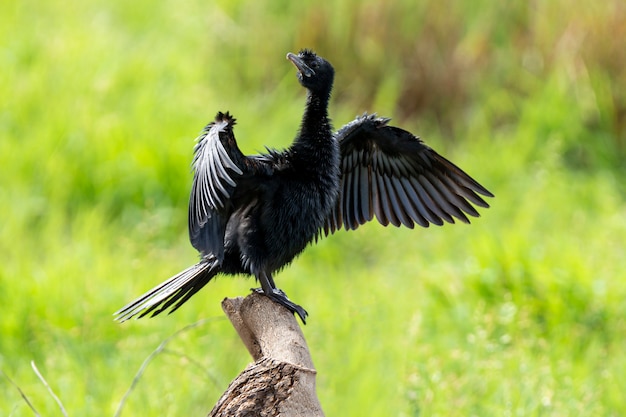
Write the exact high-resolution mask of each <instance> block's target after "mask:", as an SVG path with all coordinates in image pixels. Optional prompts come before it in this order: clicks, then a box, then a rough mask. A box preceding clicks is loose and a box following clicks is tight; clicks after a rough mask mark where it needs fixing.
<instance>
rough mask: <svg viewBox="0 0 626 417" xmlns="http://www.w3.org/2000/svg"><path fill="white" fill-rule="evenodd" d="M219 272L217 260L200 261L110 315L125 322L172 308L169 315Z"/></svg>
mask: <svg viewBox="0 0 626 417" xmlns="http://www.w3.org/2000/svg"><path fill="white" fill-rule="evenodd" d="M218 272H219V267H218V262H217V260H215V259H212V260H202V261H200V262H198V263H197V264H195V265H193V266H190V267H189V268H187V269H185V270H184V271H182V272H180V273H178V274H176V275H174V276H173V277H171V278H170V279H168V280H167V281H165V282H163V283H161V284H159V285H157V286H156V287H154V288H153V289H151V290H150V291H148V292H147V293H145V294H144V295H142V296H141V297H139V298H137V299H136V300H134V301H132V302H130V303H128V304H127V305H125V306H124V307H122V308H121V309H120V310H118V311H116V312H115V313H113V314H114V315H115V316H116V317H115V320H117V321H119V322H124V321H126V320H129V319H131V318H133V317H135V316H136V317H137V318H138V319H139V318H141V317H143V316H145V315H147V314H150V313H152V315H151V317H154V316H156V315H157V314H160V313H162V312H163V311H165V310H167V309H168V308H169V307H171V306H172V305H173V307H172V309H171V310H170V313H172V312H174V311H175V310H177V309H178V308H179V307H180V306H181V305H182V304H183V303H185V301H187V300H188V299H189V298H190V297H191V296H192V295H194V294H195V293H196V292H198V291H199V290H200V289H201V288H202V287H204V286H205V285H206V284H207V283H208V282H209V281H210V280H211V278H213V277H214V276H215V275H216V274H217V273H218Z"/></svg>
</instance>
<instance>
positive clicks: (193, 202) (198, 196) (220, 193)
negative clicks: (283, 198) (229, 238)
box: [189, 112, 246, 260]
mask: <svg viewBox="0 0 626 417" xmlns="http://www.w3.org/2000/svg"><path fill="white" fill-rule="evenodd" d="M234 125H235V119H234V118H233V117H232V116H231V115H230V114H229V113H226V114H224V113H221V112H220V113H218V114H217V116H216V117H215V121H213V122H212V123H210V124H208V125H207V126H206V127H205V128H204V130H203V132H202V134H201V135H200V136H199V137H198V139H197V141H198V143H197V144H196V146H195V148H194V158H193V162H192V166H193V171H194V176H193V183H192V186H191V195H190V197H189V239H190V240H191V244H192V245H193V246H194V247H195V248H196V249H197V250H198V251H199V252H200V253H202V254H203V255H204V254H209V253H210V254H213V255H214V256H216V257H217V259H218V260H221V259H222V258H223V252H224V233H225V228H226V222H227V221H228V216H229V210H230V207H229V200H230V198H231V197H232V194H233V192H234V190H235V188H236V186H237V179H238V178H240V177H241V176H242V175H243V174H244V169H245V163H244V160H245V158H246V157H245V156H244V155H243V154H242V153H241V151H240V150H239V148H238V147H237V142H236V141H235V136H234V134H233V126H234Z"/></svg>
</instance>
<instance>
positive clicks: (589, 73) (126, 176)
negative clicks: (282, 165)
mask: <svg viewBox="0 0 626 417" xmlns="http://www.w3.org/2000/svg"><path fill="white" fill-rule="evenodd" d="M625 32H626V6H625V5H624V4H623V2H621V1H618V0H607V1H605V2H594V1H591V0H583V1H580V2H577V3H576V6H575V7H574V6H573V5H571V4H570V3H569V2H566V1H564V0H553V1H534V2H521V1H514V2H505V3H501V4H494V3H493V2H488V1H484V0H479V1H472V2H470V1H464V2H454V1H449V0H443V1H434V0H423V1H418V2H415V1H408V0H402V1H398V2H393V3H389V2H386V3H385V2H380V1H368V0H366V1H360V2H356V1H353V0H350V1H349V0H337V1H335V2H332V3H325V4H323V5H319V4H315V3H313V2H307V1H304V2H287V1H268V0H259V1H257V2H242V1H230V0H229V1H225V0H222V1H214V2H201V1H197V0H177V1H172V0H169V1H167V0H166V1H160V2H148V1H145V0H138V1H136V2H133V3H128V2H122V1H120V0H108V1H99V0H91V1H86V2H72V3H68V2H63V1H59V0H51V1H47V2H35V1H32V0H20V1H17V0H8V1H5V2H3V3H2V4H1V5H0V39H1V41H0V68H1V69H2V75H1V76H0V96H1V97H2V100H0V215H1V217H2V221H1V222H0V253H1V254H2V255H0V256H1V258H0V259H1V262H0V304H1V305H2V312H3V314H2V315H0V335H1V337H0V369H2V371H3V372H4V373H5V374H6V375H7V376H9V377H10V378H11V379H12V380H13V381H14V382H15V383H17V384H18V385H19V386H20V388H21V389H22V390H23V392H24V393H25V394H26V395H27V396H28V398H29V399H30V400H31V402H32V403H33V405H34V406H35V407H36V408H37V410H38V411H39V412H40V413H42V414H43V415H59V414H60V413H59V411H58V409H57V407H56V405H55V403H54V401H53V399H52V398H51V397H50V396H49V395H48V393H47V391H46V389H45V387H44V386H43V385H42V384H41V382H40V381H39V380H38V379H37V377H36V376H35V375H34V373H33V372H32V370H31V367H30V361H31V360H34V361H35V363H36V364H37V366H38V368H39V369H40V370H41V372H42V373H43V375H44V376H45V377H46V379H47V380H48V382H49V383H50V385H51V387H52V388H53V389H54V390H55V391H56V393H57V394H58V395H59V397H60V398H61V399H62V401H63V403H64V405H65V407H66V408H67V410H68V412H69V413H70V415H74V416H77V415H113V414H114V413H115V411H116V409H117V407H118V404H119V403H120V401H121V399H122V396H123V395H124V392H125V391H126V390H127V388H128V387H129V386H130V384H131V382H132V379H133V377H134V375H135V373H136V371H137V370H138V369H139V367H140V365H141V363H142V361H143V360H144V359H145V358H146V357H147V356H148V355H149V354H150V353H151V352H152V351H153V350H154V349H156V347H157V346H158V345H159V343H160V342H161V341H162V340H164V339H165V338H166V337H168V336H170V335H171V334H173V333H174V332H175V331H176V330H177V329H181V328H183V327H184V326H186V325H188V324H190V323H194V322H196V321H198V320H200V319H202V318H205V317H208V318H211V319H210V320H209V321H207V322H206V323H204V324H202V325H200V326H197V327H195V328H193V329H191V330H189V331H185V332H183V333H181V334H179V335H178V336H177V337H175V338H174V340H173V341H172V343H171V344H169V345H168V347H167V350H166V351H165V352H164V353H163V354H161V355H159V356H157V357H156V358H155V359H154V361H153V362H152V363H151V364H150V366H149V367H148V368H147V371H146V374H145V375H144V376H143V378H142V379H141V380H140V382H139V384H138V385H137V387H136V388H135V389H134V391H133V392H132V394H131V396H130V397H129V399H128V402H127V403H126V404H125V407H124V409H123V413H122V415H145V416H149V415H163V416H178V415H203V414H206V413H207V412H208V411H209V410H210V408H211V407H212V406H213V404H214V402H215V401H216V400H217V398H218V397H219V396H220V395H221V393H222V392H223V391H224V390H225V388H226V386H227V384H228V383H229V381H230V380H231V379H233V378H234V377H235V376H236V375H237V373H238V372H239V371H240V370H242V369H243V367H244V366H245V365H246V364H247V363H248V362H249V359H248V356H247V352H246V351H245V349H244V348H243V346H242V345H241V343H240V342H239V340H238V337H237V336H236V335H235V333H234V331H233V330H232V328H231V326H230V325H229V324H228V323H227V322H226V320H225V319H223V315H222V313H221V310H220V307H219V302H220V300H221V299H222V298H223V297H225V296H237V295H245V294H247V292H248V288H249V287H250V286H252V285H253V283H252V282H251V281H245V280H243V279H218V280H217V281H216V282H212V283H211V285H209V286H208V287H207V288H206V289H205V290H203V291H202V292H201V293H200V294H198V295H197V296H196V297H194V300H193V301H191V302H190V303H189V304H188V305H186V306H185V307H184V308H182V309H181V310H179V311H178V312H177V313H176V314H174V315H172V316H167V317H159V318H158V319H153V320H142V321H138V322H132V323H128V324H124V325H119V324H117V323H115V322H113V321H112V317H111V313H112V312H113V311H115V310H117V309H118V308H119V307H121V306H122V305H123V304H125V303H126V302H127V301H129V300H130V299H131V298H134V297H135V296H137V295H139V294H141V293H142V292H143V291H145V290H146V289H148V288H150V287H152V286H153V285H155V284H157V283H159V282H161V281H162V280H164V279H165V278H167V277H169V276H170V275H172V274H174V273H176V272H178V271H179V270H181V269H183V268H184V267H186V266H188V265H189V264H191V263H193V262H195V261H196V259H197V258H196V253H195V251H194V250H193V249H192V248H191V246H190V245H189V243H188V241H187V236H186V213H187V208H186V207H187V196H188V192H189V188H190V182H191V176H190V172H189V171H190V170H189V165H190V161H191V151H192V147H193V144H194V142H193V139H194V138H195V136H196V135H197V133H198V132H199V131H200V129H201V128H202V127H203V126H204V124H206V123H207V122H208V121H210V120H211V119H212V118H213V116H214V114H215V113H216V112H217V111H218V110H224V111H225V110H230V111H231V112H233V113H234V114H235V116H236V117H238V119H239V123H238V126H237V131H236V134H237V136H238V138H239V144H240V146H241V148H242V149H243V150H244V151H245V152H248V153H253V152H257V151H259V150H262V149H263V148H262V147H263V145H269V146H272V147H279V148H280V147H284V146H287V145H288V144H289V143H290V141H291V139H292V138H293V135H294V133H295V131H296V129H297V126H298V123H299V120H300V116H301V113H302V109H303V104H304V103H303V96H304V92H303V91H302V89H301V87H300V86H299V85H298V84H297V81H296V79H295V76H294V70H293V68H292V67H291V65H290V64H289V63H288V62H287V61H285V59H284V57H285V54H286V52H288V51H294V52H295V51H297V50H298V49H300V48H302V47H310V48H314V49H315V50H316V51H318V52H319V53H320V54H322V55H323V56H325V57H327V58H328V59H329V60H330V61H331V62H332V63H333V64H334V66H335V68H336V70H337V79H336V83H335V90H334V98H333V101H332V104H331V115H332V117H333V119H334V120H335V124H336V127H340V126H341V125H342V124H343V123H346V122H348V121H349V120H351V119H352V118H353V117H354V116H355V115H356V114H360V113H362V112H364V111H369V112H372V111H377V112H378V113H379V114H381V115H385V116H391V117H393V118H394V124H396V125H399V126H401V127H404V128H406V129H409V130H411V131H413V132H415V133H417V134H419V135H421V136H422V137H423V138H424V139H425V140H426V141H427V142H428V143H429V144H430V145H431V146H433V147H435V148H436V149H437V150H439V151H440V152H441V153H443V154H444V155H446V156H448V157H449V158H451V159H452V160H454V161H455V162H457V163H458V164H459V165H461V166H462V167H463V168H465V169H466V170H467V171H468V172H469V173H470V174H472V175H473V176H474V177H475V178H476V179H478V180H479V181H480V182H482V183H483V184H484V185H485V186H487V187H488V188H489V189H491V190H492V191H493V192H494V193H495V194H496V199H495V200H492V203H493V207H492V208H491V209H489V210H484V211H482V214H483V217H482V218H480V219H477V220H476V221H475V222H474V223H473V224H472V225H471V226H464V225H456V226H446V227H443V228H436V227H435V228H431V229H424V230H401V229H393V228H383V227H380V226H378V225H374V224H372V225H369V226H367V227H363V228H362V229H360V230H358V231H357V232H350V233H340V234H338V235H335V236H333V237H331V238H328V239H324V240H322V241H321V242H320V243H319V244H318V245H317V246H314V247H311V248H309V249H308V250H307V251H306V252H305V254H304V255H303V256H301V257H300V258H299V259H298V260H296V261H295V262H294V263H293V264H292V266H291V267H289V268H287V269H286V270H285V271H284V272H282V273H281V274H280V275H279V276H278V277H277V280H278V282H279V285H280V287H281V288H283V289H284V290H285V291H286V292H287V293H288V294H289V295H290V296H291V297H292V298H293V299H295V300H297V301H298V302H299V303H301V304H302V305H304V306H305V307H306V308H307V309H308V311H309V313H310V314H311V317H310V323H309V325H307V326H306V327H305V328H304V331H305V334H306V336H307V340H308V342H309V344H310V348H311V351H312V354H313V358H314V361H315V363H316V366H317V368H318V372H319V375H318V393H319V396H320V399H321V402H322V405H323V406H324V409H325V411H326V413H327V415H329V416H338V415H377V416H378V415H398V416H418V415H427V416H436V415H439V416H456V415H459V416H460V415H463V416H468V415H469V416H489V415H493V416H513V415H515V416H534V415H558V416H566V415H572V416H574V415H575V416H580V415H589V416H591V415H593V416H596V415H603V416H621V415H625V414H626V400H625V399H624V394H623V393H624V392H626V354H625V353H624V352H625V349H626V345H625V343H626V342H625V341H624V335H625V334H626V319H625V317H626V284H624V281H623V278H624V276H625V272H626V257H624V243H625V240H626V203H625V198H626V186H625V185H624V178H625V175H626V168H625V164H624V158H625V157H626V49H625V48H624V47H623V39H624V37H625V35H626V33H625ZM0 387H1V388H0V413H1V414H3V415H12V416H22V415H32V412H31V411H30V410H29V409H28V406H27V405H26V403H25V402H24V401H23V400H22V398H21V397H20V394H19V392H18V391H17V390H16V389H15V387H14V386H12V385H11V383H10V382H9V381H8V379H7V378H4V377H2V378H0Z"/></svg>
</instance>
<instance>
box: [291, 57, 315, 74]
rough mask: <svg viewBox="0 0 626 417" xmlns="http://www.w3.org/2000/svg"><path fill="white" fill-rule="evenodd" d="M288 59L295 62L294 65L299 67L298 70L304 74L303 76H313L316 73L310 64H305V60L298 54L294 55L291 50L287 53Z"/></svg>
mask: <svg viewBox="0 0 626 417" xmlns="http://www.w3.org/2000/svg"><path fill="white" fill-rule="evenodd" d="M287 59H288V60H290V61H291V62H292V63H293V65H295V66H296V68H298V71H300V74H302V75H303V76H305V77H311V76H313V75H315V71H313V70H312V69H311V68H309V66H308V65H307V64H305V63H304V61H303V60H302V59H300V57H299V56H298V55H294V54H292V53H291V52H289V53H288V54H287Z"/></svg>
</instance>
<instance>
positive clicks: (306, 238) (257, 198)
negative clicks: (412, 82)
mask: <svg viewBox="0 0 626 417" xmlns="http://www.w3.org/2000/svg"><path fill="white" fill-rule="evenodd" d="M287 59H289V60H290V61H291V62H292V63H293V64H294V65H295V66H296V68H297V76H298V80H299V81H300V84H302V86H304V87H305V88H306V89H307V99H306V107H305V111H304V115H303V117H302V122H301V125H300V130H299V132H298V134H297V135H296V138H295V140H294V142H293V144H292V145H291V146H290V147H289V148H288V149H285V150H283V151H277V150H271V149H268V152H267V153H266V154H262V155H253V156H245V155H243V153H242V152H241V151H240V150H239V148H238V147H237V142H236V141H235V136H234V134H233V127H234V125H235V119H234V118H233V117H232V116H231V115H230V114H229V113H225V114H224V113H221V112H220V113H218V114H217V116H216V118H215V121H214V122H212V123H210V124H209V125H207V126H206V128H205V129H204V131H203V132H202V134H201V135H200V137H199V138H198V144H197V145H196V146H195V148H194V159H193V168H194V178H193V185H192V188H191V196H190V199H189V237H190V240H191V244H192V245H193V246H194V247H195V248H196V249H197V250H198V251H199V252H200V256H201V259H200V262H198V263H197V264H195V265H193V266H191V267H189V268H187V269H186V270H184V271H182V272H181V273H179V274H178V275H175V276H173V277H172V278H170V279H168V280H167V281H165V282H163V283H162V284H160V285H159V286H157V287H155V288H154V289H152V290H150V291H148V292H147V293H146V294H144V295H142V296H141V297H139V298H138V299H137V300H135V301H133V302H131V303H130V304H128V305H126V306H125V307H123V308H122V309H120V310H119V311H117V312H116V313H115V314H116V315H117V320H119V321H125V320H128V319H130V318H132V317H135V316H138V318H139V317H143V316H145V315H147V314H150V313H152V316H155V315H157V314H159V313H161V312H163V311H165V310H167V309H170V308H171V309H170V313H171V312H173V311H175V310H176V309H178V308H179V307H180V306H181V305H182V304H183V303H185V302H186V301H187V300H188V299H189V298H190V297H191V296H193V295H194V294H195V293H196V292H198V291H199V290H200V289H201V288H202V287H204V285H206V284H207V283H208V282H209V281H210V280H211V278H213V277H214V276H215V275H216V274H218V273H224V274H250V275H254V276H255V278H256V279H257V280H258V281H259V282H260V284H261V289H257V290H256V291H259V292H262V293H263V294H265V295H266V296H268V297H270V298H271V299H272V300H274V301H275V302H277V303H279V304H281V305H283V306H285V307H287V308H288V309H289V310H290V311H292V312H293V313H296V314H298V316H300V318H301V319H302V322H305V320H306V317H307V312H306V311H305V310H304V309H303V308H302V307H300V306H299V305H297V304H295V303H293V302H292V301H291V300H289V298H287V296H286V295H285V293H284V292H283V291H281V290H280V289H278V288H277V287H276V285H275V283H274V279H273V277H272V275H273V274H274V272H276V271H278V270H280V269H281V268H283V267H284V266H285V265H287V264H289V263H290V262H291V261H292V260H293V259H294V258H295V257H296V256H297V255H298V254H300V253H301V252H302V251H303V250H304V248H305V247H306V246H307V245H308V244H309V243H310V242H311V241H313V240H314V239H316V238H317V237H319V236H320V235H321V234H324V235H328V234H331V233H334V232H335V231H337V230H339V229H341V228H345V229H347V230H350V229H356V228H357V227H359V226H360V225H362V224H364V223H365V222H368V221H370V220H372V219H373V218H374V216H376V218H377V219H378V221H379V222H380V223H382V224H383V225H388V224H389V223H391V224H393V225H394V226H400V225H404V226H407V227H410V228H413V226H414V224H415V223H417V224H419V225H420V226H424V227H428V226H429V224H430V223H433V224H436V225H442V224H443V223H444V221H446V222H449V223H454V222H455V218H456V219H458V220H460V221H462V222H465V223H469V219H468V217H467V215H470V216H474V217H477V216H478V215H479V214H478V212H477V211H476V209H475V208H474V207H473V206H472V204H474V205H476V206H480V207H489V205H488V204H487V203H486V202H485V201H484V200H483V199H482V198H481V197H480V196H479V195H478V194H481V195H483V196H487V197H493V194H491V193H490V192H489V191H488V190H487V189H486V188H484V187H483V186H481V185H480V184H479V183H478V182H476V181H475V180H474V179H472V178H471V177H470V176H469V175H467V174H466V173H465V172H463V170H461V169H460V168H459V167H457V166H456V165H454V164H453V163H452V162H450V161H448V160H447V159H445V158H444V157H442V156H440V155H439V154H437V153H436V152H435V151H434V150H432V149H431V148H430V147H428V146H427V145H425V144H424V143H423V142H422V141H421V140H420V139H419V138H417V137H415V136H414V135H413V134H411V133H409V132H407V131H405V130H402V129H399V128H397V127H393V126H389V125H388V122H389V120H390V119H386V118H379V117H376V116H375V115H363V116H361V117H357V118H356V119H355V120H354V121H352V122H350V123H349V124H347V125H346V126H344V127H343V128H341V129H340V130H339V131H338V132H336V133H333V132H332V126H331V122H330V120H329V118H328V102H329V99H330V93H331V90H332V86H333V78H334V69H333V67H332V65H331V64H330V63H329V62H328V61H326V60H325V59H324V58H322V57H320V56H318V55H316V54H315V53H314V52H312V51H310V50H307V49H305V50H302V51H300V52H299V53H298V55H294V54H292V53H289V54H287Z"/></svg>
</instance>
